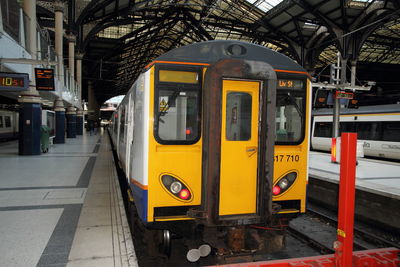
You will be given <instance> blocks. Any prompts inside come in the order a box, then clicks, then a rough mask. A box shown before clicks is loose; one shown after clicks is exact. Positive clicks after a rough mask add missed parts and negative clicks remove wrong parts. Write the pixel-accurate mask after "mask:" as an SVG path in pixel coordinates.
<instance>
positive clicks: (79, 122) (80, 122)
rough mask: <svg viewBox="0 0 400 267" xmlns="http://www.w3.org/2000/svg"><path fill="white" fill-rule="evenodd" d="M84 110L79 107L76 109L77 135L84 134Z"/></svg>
mask: <svg viewBox="0 0 400 267" xmlns="http://www.w3.org/2000/svg"><path fill="white" fill-rule="evenodd" d="M83 125H84V123H83V110H82V109H81V108H78V109H77V110H76V135H83Z"/></svg>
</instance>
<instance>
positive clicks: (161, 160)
mask: <svg viewBox="0 0 400 267" xmlns="http://www.w3.org/2000/svg"><path fill="white" fill-rule="evenodd" d="M153 100H154V67H152V69H151V73H150V107H149V109H150V110H149V114H150V118H149V120H150V122H149V156H148V157H149V161H148V179H149V182H148V209H147V212H148V222H153V221H155V218H154V208H155V207H171V206H187V205H190V206H191V205H200V202H201V166H202V165H201V160H202V152H201V151H202V139H200V140H199V141H198V142H197V143H196V144H193V145H162V144H159V143H158V142H157V141H156V140H155V138H154V118H153V114H154V102H153ZM165 173H169V174H173V175H174V176H175V177H177V178H179V179H180V180H181V181H182V182H183V183H184V184H185V185H187V186H188V188H189V190H190V191H191V193H192V200H191V201H189V202H188V201H181V200H177V199H176V198H174V197H173V196H171V194H169V193H168V192H167V191H166V189H165V187H164V186H163V185H162V183H161V181H160V175H161V174H165ZM171 215H174V214H171ZM182 219H184V218H180V217H173V219H172V218H169V219H167V220H182ZM158 220H163V219H161V218H160V219H158Z"/></svg>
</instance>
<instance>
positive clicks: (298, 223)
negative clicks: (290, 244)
mask: <svg viewBox="0 0 400 267" xmlns="http://www.w3.org/2000/svg"><path fill="white" fill-rule="evenodd" d="M336 229H337V216H336V215H335V214H333V213H332V212H329V211H327V210H324V209H322V208H320V207H318V206H315V205H312V204H309V205H308V207H307V213H306V214H304V215H303V216H300V217H298V218H296V219H295V220H293V221H291V223H290V224H289V228H288V234H289V235H291V236H293V237H294V238H296V239H298V240H300V241H302V242H303V243H306V244H308V245H309V246H311V247H313V248H314V249H316V250H318V251H319V252H320V253H321V254H332V253H334V252H335V251H334V249H333V242H334V241H335V240H336ZM353 246H354V250H355V251H357V250H368V249H375V248H384V247H396V248H400V238H399V237H398V236H396V235H394V234H391V233H387V232H384V231H382V230H380V229H377V228H372V227H371V226H367V225H365V224H361V223H358V222H356V223H355V227H354V243H353Z"/></svg>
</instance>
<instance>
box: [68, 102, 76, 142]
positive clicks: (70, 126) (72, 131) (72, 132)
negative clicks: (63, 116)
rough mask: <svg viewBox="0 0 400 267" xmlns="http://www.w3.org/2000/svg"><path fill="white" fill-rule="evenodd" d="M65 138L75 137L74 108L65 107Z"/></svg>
mask: <svg viewBox="0 0 400 267" xmlns="http://www.w3.org/2000/svg"><path fill="white" fill-rule="evenodd" d="M67 138H76V108H74V107H73V106H69V107H68V108H67Z"/></svg>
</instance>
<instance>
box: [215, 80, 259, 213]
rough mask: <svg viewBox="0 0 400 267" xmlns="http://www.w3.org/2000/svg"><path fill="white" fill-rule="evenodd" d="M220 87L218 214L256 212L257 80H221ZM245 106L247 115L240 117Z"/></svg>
mask: <svg viewBox="0 0 400 267" xmlns="http://www.w3.org/2000/svg"><path fill="white" fill-rule="evenodd" d="M222 88H223V90H222V92H223V99H222V129H221V170H220V190H219V193H220V199H219V215H233V214H249V213H256V203H257V157H258V148H257V146H258V108H259V88H260V83H259V82H250V81H233V80H224V81H223V86H222ZM227 99H228V101H227ZM243 99H245V100H243ZM249 99H250V100H249ZM243 101H249V102H246V103H248V104H249V105H244V102H243ZM250 105H251V108H250ZM246 106H247V107H246ZM247 108H248V109H249V110H251V116H247V115H244V116H242V115H241V114H243V112H242V110H246V109H247ZM249 124H250V125H249ZM247 126H249V127H248V128H247V129H251V131H248V130H247V131H246V132H244V133H243V132H241V131H242V130H243V128H246V127H247ZM235 127H236V128H237V129H236V128H235Z"/></svg>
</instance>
